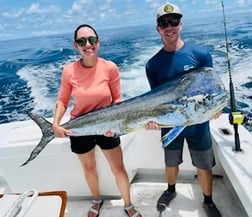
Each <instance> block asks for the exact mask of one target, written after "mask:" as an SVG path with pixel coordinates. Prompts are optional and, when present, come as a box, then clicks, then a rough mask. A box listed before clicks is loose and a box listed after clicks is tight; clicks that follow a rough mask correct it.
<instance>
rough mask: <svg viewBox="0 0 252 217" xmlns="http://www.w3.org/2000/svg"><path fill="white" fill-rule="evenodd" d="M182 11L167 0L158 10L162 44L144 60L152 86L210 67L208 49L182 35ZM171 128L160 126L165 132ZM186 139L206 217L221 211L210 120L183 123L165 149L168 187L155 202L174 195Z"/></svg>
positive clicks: (216, 216) (164, 202) (162, 204)
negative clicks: (215, 193) (214, 191)
mask: <svg viewBox="0 0 252 217" xmlns="http://www.w3.org/2000/svg"><path fill="white" fill-rule="evenodd" d="M182 16H183V14H182V13H181V11H180V9H179V7H178V6H177V5H175V4H171V3H167V4H164V5H162V6H161V7H159V8H158V10H157V27H156V29H157V31H158V33H159V35H160V36H161V39H162V42H163V47H162V48H161V49H160V50H159V51H158V52H157V53H156V54H155V55H154V56H153V57H152V58H151V59H150V60H149V61H148V62H147V64H146V74H147V78H148V81H149V83H150V86H151V88H155V87H157V86H159V85H161V84H162V83H164V82H167V81H168V80H170V79H174V78H175V77H177V76H181V75H183V74H185V73H186V72H188V71H189V70H190V69H195V68H198V67H212V66H213V63H212V57H211V55H210V54H209V52H208V51H207V50H206V49H204V48H202V47H199V46H196V45H193V44H190V43H185V42H184V41H183V40H182V39H181V37H180V32H181V30H182V23H181V18H182ZM158 128H159V127H158V125H157V124H156V123H155V122H152V121H151V122H149V123H148V124H147V125H146V129H158ZM169 130H170V129H167V128H166V129H161V135H162V136H163V135H165V134H166V133H167V132H168V131H169ZM185 139H186V141H187V143H188V148H189V150H190V153H191V157H192V162H193V165H194V166H195V167H197V174H198V178H199V183H200V186H201V189H202V192H203V196H204V201H203V207H204V209H205V211H206V212H207V215H208V216H209V217H220V216H221V214H220V212H219V210H218V209H217V207H216V206H215V204H214V202H213V200H212V167H213V166H214V165H215V159H214V153H213V149H212V141H211V136H210V129H209V121H207V122H205V123H202V124H197V125H193V126H188V127H186V128H185V129H184V130H183V131H182V132H181V133H180V134H179V136H178V137H176V138H175V139H174V140H173V141H172V142H171V144H169V146H167V147H166V148H165V149H164V152H165V164H166V176H167V182H168V189H167V190H166V191H164V192H163V194H162V195H161V196H160V198H159V200H158V202H157V210H158V211H163V210H164V209H165V208H166V206H168V205H169V203H170V201H171V200H172V199H174V198H175V197H176V188H175V185H176V180H177V176H178V172H179V164H180V163H182V151H183V144H184V140H185Z"/></svg>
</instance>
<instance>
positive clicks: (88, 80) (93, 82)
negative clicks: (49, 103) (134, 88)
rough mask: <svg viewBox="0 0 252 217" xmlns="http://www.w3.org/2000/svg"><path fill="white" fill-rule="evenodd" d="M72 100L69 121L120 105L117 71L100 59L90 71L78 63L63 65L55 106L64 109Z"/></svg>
mask: <svg viewBox="0 0 252 217" xmlns="http://www.w3.org/2000/svg"><path fill="white" fill-rule="evenodd" d="M71 96H72V97H73V102H74V105H73V109H72V111H71V112H70V116H71V119H72V118H76V117H77V116H80V115H82V114H84V113H87V112H90V111H92V110H95V109H98V108H103V107H106V106H108V105H111V104H112V103H117V102H119V101H121V89H120V73H119V69H118V67H117V66H116V64H115V63H113V62H111V61H108V60H105V59H102V58H98V60H97V62H96V64H95V65H94V66H93V67H90V68H85V67H83V66H82V64H81V61H80V60H79V61H76V62H73V63H70V64H68V65H66V66H65V67H64V69H63V72H62V77H61V85H60V90H59V94H58V99H57V103H61V104H63V105H64V106H65V108H67V106H68V104H69V101H70V98H71Z"/></svg>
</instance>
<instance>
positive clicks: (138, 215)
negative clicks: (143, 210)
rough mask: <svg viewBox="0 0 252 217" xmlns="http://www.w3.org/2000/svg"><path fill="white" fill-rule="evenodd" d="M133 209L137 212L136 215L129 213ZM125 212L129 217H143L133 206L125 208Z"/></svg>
mask: <svg viewBox="0 0 252 217" xmlns="http://www.w3.org/2000/svg"><path fill="white" fill-rule="evenodd" d="M131 209H133V210H135V213H134V214H133V215H130V214H129V211H130V210H131ZM124 211H125V213H126V214H127V216H128V217H142V215H141V214H140V212H138V211H137V210H136V209H135V207H134V206H133V205H132V204H131V205H129V206H126V207H124Z"/></svg>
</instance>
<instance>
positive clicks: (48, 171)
mask: <svg viewBox="0 0 252 217" xmlns="http://www.w3.org/2000/svg"><path fill="white" fill-rule="evenodd" d="M49 120H50V119H49ZM224 128H225V129H228V131H229V132H231V133H232V132H233V126H231V125H230V124H229V123H228V116H227V115H226V114H223V115H221V117H220V118H218V119H217V120H214V121H211V131H212V136H213V141H214V148H215V152H216V157H217V166H216V167H215V168H214V173H215V174H220V173H221V169H222V167H223V168H224V170H225V172H226V174H227V176H228V178H229V180H230V181H231V183H232V185H233V187H234V189H235V191H236V193H237V195H238V196H239V198H240V200H241V202H242V204H243V206H244V208H245V209H246V212H247V213H252V189H251V188H250V186H252V174H251V171H252V168H251V167H252V164H251V161H252V160H251V156H252V144H251V143H252V134H251V133H249V132H248V131H247V130H246V129H245V128H244V127H243V126H239V132H240V141H241V148H242V149H243V152H242V153H235V152H233V147H234V142H233V141H234V136H233V134H232V135H225V134H223V130H222V129H224ZM0 137H1V142H0V170H1V171H0V173H2V175H3V176H4V178H5V179H6V182H7V184H8V186H9V188H10V191H12V192H24V191H26V190H27V189H31V188H33V189H37V190H38V191H40V192H42V191H55V190H65V191H66V192H67V194H68V196H82V197H83V196H84V197H90V196H91V195H90V192H89V190H88V186H87V184H86V182H85V179H84V175H83V172H82V168H81V165H80V163H79V160H78V159H77V157H76V156H75V154H73V153H72V152H71V150H70V145H69V139H59V138H58V139H54V140H53V141H52V142H51V143H50V144H49V145H48V146H47V147H46V148H45V149H44V150H43V151H42V152H41V154H40V155H39V156H38V157H37V158H36V159H35V160H33V161H32V162H30V163H29V164H28V165H26V166H24V167H20V165H21V164H22V163H23V162H24V161H25V160H26V159H27V158H28V156H29V154H30V152H31V151H32V149H33V148H34V146H35V145H37V144H38V142H39V140H40V138H41V132H40V129H39V128H38V127H37V125H36V124H35V123H34V122H33V121H24V122H15V123H8V124H1V125H0ZM121 141H122V149H123V153H124V161H125V166H126V168H127V171H128V174H129V179H130V181H132V180H133V178H134V176H135V175H136V173H137V172H138V171H140V170H142V169H148V170H149V169H154V170H163V169H164V156H163V150H162V148H161V142H160V131H148V132H146V131H145V130H142V131H138V132H133V133H130V134H128V135H126V136H122V137H121ZM96 154H97V167H98V173H99V179H100V190H101V194H102V195H103V196H109V197H110V196H112V197H117V196H118V197H119V196H120V194H119V192H118V190H117V186H116V183H115V180H114V178H113V175H112V173H111V171H110V168H109V167H108V163H107V161H106V159H105V158H104V156H103V154H102V153H101V151H100V149H98V148H97V152H96ZM220 167H221V168H220ZM180 171H182V172H183V171H186V172H190V173H191V172H193V173H194V174H196V173H195V168H194V167H193V166H192V165H191V160H190V157H189V154H188V152H187V151H185V152H184V163H183V164H182V165H181V168H180Z"/></svg>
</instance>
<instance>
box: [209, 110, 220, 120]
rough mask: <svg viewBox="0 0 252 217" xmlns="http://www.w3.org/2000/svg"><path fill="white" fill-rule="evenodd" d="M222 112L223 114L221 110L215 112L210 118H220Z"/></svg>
mask: <svg viewBox="0 0 252 217" xmlns="http://www.w3.org/2000/svg"><path fill="white" fill-rule="evenodd" d="M221 114H222V112H221V111H220V112H217V113H215V114H214V115H213V116H212V117H211V118H210V120H213V119H217V118H219V117H220V116H221Z"/></svg>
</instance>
